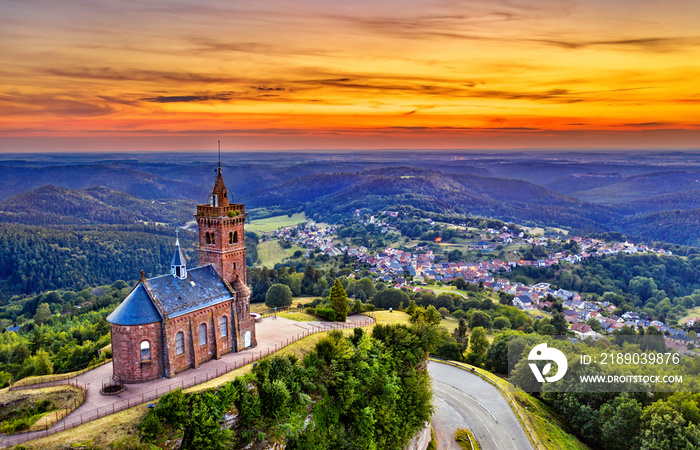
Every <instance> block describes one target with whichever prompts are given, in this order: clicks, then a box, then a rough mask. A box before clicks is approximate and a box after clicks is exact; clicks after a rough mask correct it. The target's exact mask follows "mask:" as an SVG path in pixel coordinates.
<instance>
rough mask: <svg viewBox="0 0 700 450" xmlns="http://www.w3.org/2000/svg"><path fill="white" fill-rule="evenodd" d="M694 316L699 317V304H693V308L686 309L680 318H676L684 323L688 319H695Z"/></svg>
mask: <svg viewBox="0 0 700 450" xmlns="http://www.w3.org/2000/svg"><path fill="white" fill-rule="evenodd" d="M696 317H700V306H695V307H694V308H690V309H686V310H685V314H683V315H682V316H681V318H680V319H678V323H685V322H687V321H688V320H689V319H695V318H696Z"/></svg>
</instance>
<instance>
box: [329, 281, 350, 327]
mask: <svg viewBox="0 0 700 450" xmlns="http://www.w3.org/2000/svg"><path fill="white" fill-rule="evenodd" d="M329 299H330V303H331V307H332V308H333V310H334V311H335V318H336V320H338V321H340V322H345V320H346V319H347V317H348V309H349V305H348V296H347V294H346V293H345V289H343V285H342V284H341V283H340V280H339V279H337V278H336V279H335V283H334V284H333V287H332V288H331V293H330V297H329Z"/></svg>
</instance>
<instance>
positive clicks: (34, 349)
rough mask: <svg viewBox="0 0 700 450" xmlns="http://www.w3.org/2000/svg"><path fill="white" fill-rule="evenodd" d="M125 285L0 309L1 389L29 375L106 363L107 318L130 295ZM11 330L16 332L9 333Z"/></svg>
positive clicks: (43, 297) (27, 299) (19, 302)
mask: <svg viewBox="0 0 700 450" xmlns="http://www.w3.org/2000/svg"><path fill="white" fill-rule="evenodd" d="M130 291H131V287H130V286H129V285H128V284H127V283H126V282H124V281H121V280H120V281H116V282H115V283H113V284H112V285H109V286H102V287H97V288H86V289H83V290H82V291H78V292H75V291H65V290H64V291H51V292H46V293H43V294H39V295H36V296H33V297H25V298H22V299H15V300H14V301H11V302H10V303H9V304H6V305H4V306H0V326H1V331H2V333H0V368H1V370H0V386H2V387H4V386H6V385H7V384H8V382H9V380H10V379H12V380H13V381H17V380H19V379H22V378H25V377H29V376H33V375H49V374H52V373H67V372H73V371H76V370H80V369H84V368H86V367H87V366H89V365H91V364H94V363H98V362H100V361H104V360H106V359H109V358H111V351H109V350H105V347H108V346H109V345H110V334H109V324H108V323H107V321H106V320H105V318H106V317H107V315H109V313H111V312H112V311H113V310H114V308H116V307H117V305H118V304H119V303H120V302H121V301H122V300H123V299H124V298H126V296H127V295H128V294H129V292H130ZM12 324H16V327H17V329H16V331H10V330H9V328H10V326H12Z"/></svg>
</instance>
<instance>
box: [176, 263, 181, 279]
mask: <svg viewBox="0 0 700 450" xmlns="http://www.w3.org/2000/svg"><path fill="white" fill-rule="evenodd" d="M175 276H176V277H178V278H180V266H177V267H175Z"/></svg>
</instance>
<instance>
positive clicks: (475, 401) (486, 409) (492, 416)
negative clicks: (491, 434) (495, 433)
mask: <svg viewBox="0 0 700 450" xmlns="http://www.w3.org/2000/svg"><path fill="white" fill-rule="evenodd" d="M433 381H437V380H433ZM437 382H438V383H440V384H444V385H445V386H449V387H451V388H452V389H455V390H457V391H459V392H461V393H462V394H464V395H466V396H467V397H469V398H470V399H472V401H473V402H474V403H476V404H477V405H479V406H481V407H482V408H483V409H484V411H486V412H487V413H489V415H490V416H491V418H492V419H493V420H494V421H495V422H496V423H498V419H497V418H496V416H495V415H494V414H493V413H492V412H491V411H490V410H489V409H488V408H487V407H485V406H484V405H482V404H481V402H480V401H479V400H477V399H475V398H474V397H472V396H471V395H469V394H467V393H466V392H464V391H463V390H461V389H459V388H458V387H455V386H452V385H451V384H447V383H444V382H442V381H437ZM445 393H446V394H447V392H445ZM447 395H450V394H447ZM450 397H452V398H454V399H455V400H457V401H459V399H457V398H455V397H453V396H452V395H450Z"/></svg>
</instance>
